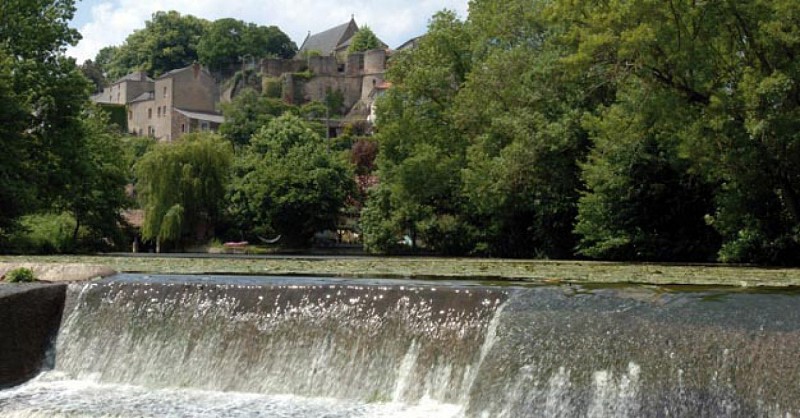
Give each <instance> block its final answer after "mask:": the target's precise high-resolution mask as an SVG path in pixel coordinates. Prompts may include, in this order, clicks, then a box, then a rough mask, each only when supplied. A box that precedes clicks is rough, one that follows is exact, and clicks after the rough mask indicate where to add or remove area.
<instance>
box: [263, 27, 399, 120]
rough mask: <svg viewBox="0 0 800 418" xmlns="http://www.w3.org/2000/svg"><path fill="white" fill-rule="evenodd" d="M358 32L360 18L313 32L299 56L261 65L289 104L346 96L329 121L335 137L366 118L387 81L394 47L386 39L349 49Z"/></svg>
mask: <svg viewBox="0 0 800 418" xmlns="http://www.w3.org/2000/svg"><path fill="white" fill-rule="evenodd" d="M358 31H359V27H358V25H357V24H356V22H355V19H351V20H350V21H349V22H347V23H344V24H342V25H339V26H336V27H334V28H331V29H328V30H326V31H323V32H320V33H317V34H313V35H312V34H309V35H308V36H307V37H306V39H305V41H304V42H303V45H302V46H301V47H300V50H299V52H298V54H297V56H296V57H295V58H294V59H291V60H285V59H277V58H275V59H265V60H263V61H262V63H261V75H262V77H263V78H264V81H265V85H267V84H269V83H272V84H274V85H280V88H279V89H276V91H278V92H279V93H278V94H279V96H280V98H282V99H283V100H284V101H285V102H287V103H292V104H302V103H307V102H310V101H320V102H323V101H325V98H326V96H327V95H329V94H332V93H337V94H340V95H341V97H342V99H343V100H342V101H343V103H342V109H341V111H340V112H338V113H339V114H338V115H332V117H331V119H330V120H327V121H326V123H327V124H328V125H329V127H330V128H329V129H330V130H331V132H330V133H331V135H332V136H336V135H337V134H338V133H340V132H341V130H342V128H343V126H344V125H345V124H348V123H358V122H366V121H367V118H368V116H369V114H370V109H371V107H372V101H373V100H374V97H376V94H375V93H374V90H375V89H376V88H378V86H381V85H384V74H385V73H386V62H387V59H388V58H389V54H390V52H389V48H388V46H386V44H385V43H383V42H381V47H380V48H378V49H374V50H371V51H364V52H354V53H348V51H347V50H348V48H349V46H350V42H351V41H352V39H353V36H355V34H356V33H358Z"/></svg>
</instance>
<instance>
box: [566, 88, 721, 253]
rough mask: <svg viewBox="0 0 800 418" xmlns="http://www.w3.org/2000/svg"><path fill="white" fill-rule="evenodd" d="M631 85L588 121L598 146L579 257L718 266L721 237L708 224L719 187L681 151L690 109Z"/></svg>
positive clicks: (581, 218) (589, 173)
mask: <svg viewBox="0 0 800 418" xmlns="http://www.w3.org/2000/svg"><path fill="white" fill-rule="evenodd" d="M626 87H627V86H624V87H622V88H621V91H620V93H619V94H618V102H617V103H616V104H614V105H612V106H610V107H608V108H606V109H603V110H602V111H601V112H599V116H597V117H593V118H588V119H587V121H586V126H587V127H589V128H591V130H592V133H593V135H592V139H593V142H594V148H593V150H592V152H591V154H590V155H589V158H588V160H587V162H586V164H585V165H584V172H583V177H584V180H585V181H586V186H587V189H588V191H587V192H586V193H584V195H583V196H582V197H581V200H580V207H579V213H578V223H577V225H576V227H575V229H576V231H577V232H578V233H579V234H580V235H581V243H580V252H581V253H582V254H584V255H587V256H591V257H596V258H603V259H614V260H650V261H676V260H681V261H710V260H713V259H714V257H715V253H716V251H717V250H718V248H719V236H718V235H717V234H716V232H715V231H714V230H713V228H711V227H710V226H709V225H707V224H706V220H705V219H706V215H708V214H709V213H713V210H714V190H715V187H714V184H711V183H708V182H706V181H705V179H704V178H702V177H701V176H698V175H697V174H696V173H693V172H692V171H691V170H690V166H691V161H690V160H688V159H687V158H685V157H683V156H681V154H680V151H679V146H678V145H679V143H680V137H681V135H682V134H683V133H682V130H683V128H684V124H685V123H686V122H687V121H690V120H691V118H692V115H691V113H692V112H691V110H689V109H688V108H685V107H683V106H681V99H680V98H679V97H676V96H675V95H673V94H670V93H668V92H662V93H661V94H658V93H655V92H652V91H647V90H646V89H641V88H640V87H641V86H638V85H634V86H631V89H630V90H629V89H628V88H626ZM667 109H669V111H668V110H667Z"/></svg>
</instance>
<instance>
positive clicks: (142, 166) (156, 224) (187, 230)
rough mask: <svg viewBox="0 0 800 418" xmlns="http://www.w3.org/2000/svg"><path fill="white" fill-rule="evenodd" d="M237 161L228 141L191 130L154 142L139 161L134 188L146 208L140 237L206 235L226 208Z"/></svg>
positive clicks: (164, 239) (157, 239)
mask: <svg viewBox="0 0 800 418" xmlns="http://www.w3.org/2000/svg"><path fill="white" fill-rule="evenodd" d="M232 161H233V150H232V147H231V145H230V142H228V141H226V140H225V139H223V138H222V137H220V136H218V135H215V134H210V133H200V134H189V135H185V136H183V137H182V138H181V140H180V141H178V142H174V143H162V144H158V145H156V146H155V147H154V148H153V149H152V150H150V151H149V152H147V153H146V154H145V155H144V156H143V157H142V159H141V160H140V161H139V162H138V163H137V164H136V166H135V171H136V176H137V178H138V182H137V184H136V190H137V193H138V198H139V202H140V204H141V207H142V208H143V209H144V212H145V217H144V224H143V225H142V238H144V239H145V240H152V241H155V243H156V247H157V248H158V249H159V250H160V247H161V244H162V243H167V242H170V243H177V244H180V243H181V242H185V241H196V240H202V239H206V238H208V237H209V236H210V235H211V233H212V232H213V229H214V225H215V224H216V223H217V222H218V221H219V219H220V217H221V214H222V203H223V201H224V198H225V188H226V185H227V181H228V177H229V174H230V169H231V164H232Z"/></svg>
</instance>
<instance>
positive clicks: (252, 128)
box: [219, 89, 289, 147]
mask: <svg viewBox="0 0 800 418" xmlns="http://www.w3.org/2000/svg"><path fill="white" fill-rule="evenodd" d="M288 109H289V106H288V105H286V104H285V103H284V102H283V101H281V100H279V99H273V98H269V97H265V96H262V95H260V94H258V92H256V91H255V90H253V89H244V90H243V91H242V92H241V93H239V95H237V96H236V97H235V98H234V99H233V101H231V102H230V103H224V104H222V114H223V115H225V122H224V123H223V124H222V125H221V126H220V128H219V132H220V134H222V135H224V136H225V137H226V138H228V139H229V140H230V141H231V142H232V143H233V144H234V145H235V146H237V147H240V146H244V145H247V144H248V143H249V142H250V138H251V137H252V136H253V134H255V133H256V132H258V130H259V129H261V128H262V127H264V126H267V125H268V124H269V122H270V121H271V120H273V119H274V118H275V117H277V116H280V115H282V114H283V113H284V112H285V111H286V110H288Z"/></svg>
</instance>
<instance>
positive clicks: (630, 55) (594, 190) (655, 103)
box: [363, 0, 800, 263]
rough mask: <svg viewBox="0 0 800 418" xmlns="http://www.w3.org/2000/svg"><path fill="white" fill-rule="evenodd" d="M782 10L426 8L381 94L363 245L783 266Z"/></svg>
mask: <svg viewBox="0 0 800 418" xmlns="http://www.w3.org/2000/svg"><path fill="white" fill-rule="evenodd" d="M798 23H800V4H798V3H797V2H787V1H783V0H760V1H747V2H728V1H711V2H692V1H670V2H661V1H654V0H634V1H630V2H597V1H592V0H581V1H574V0H556V1H544V0H542V1H533V2H530V1H517V0H512V1H498V0H473V1H471V2H470V15H469V18H468V19H467V20H466V21H463V22H461V21H458V20H457V19H456V18H455V16H454V15H453V14H451V13H448V12H445V13H440V14H438V15H437V16H435V17H434V19H433V20H432V21H431V25H430V28H429V32H428V34H427V35H426V36H425V37H423V38H422V39H421V40H420V42H419V46H418V47H417V48H416V49H414V50H411V51H408V52H404V53H402V54H400V55H399V56H396V57H394V64H393V66H392V68H391V70H390V72H389V74H388V78H389V79H390V80H391V81H392V82H393V84H394V86H393V88H392V89H391V90H390V91H389V92H388V94H387V95H386V96H385V97H384V98H382V99H381V101H380V103H379V120H378V129H377V130H378V132H379V134H378V139H379V142H380V145H381V146H380V155H379V157H378V169H379V174H380V177H381V183H380V185H379V186H378V187H377V188H376V189H374V190H373V193H372V197H371V199H370V202H369V204H368V205H367V208H366V209H365V211H364V217H363V223H364V231H365V233H366V237H365V240H366V244H367V247H368V248H370V249H372V250H376V251H387V250H390V249H391V248H392V247H393V246H396V243H397V242H400V241H401V239H402V237H403V236H404V235H407V236H409V237H410V238H411V239H412V241H413V244H421V245H422V246H424V247H425V248H427V249H429V250H434V251H438V252H443V253H455V254H467V253H484V254H489V255H498V256H514V257H530V256H542V257H570V256H576V255H577V256H580V255H583V256H590V257H596V258H605V259H620V260H673V261H677V260H712V259H714V258H718V259H721V260H723V261H745V262H766V263H797V262H798V259H797V257H796V254H797V253H798V251H800V209H798V208H800V200H799V199H800V197H798V196H800V195H799V194H798V193H800V136H798V134H797V132H798V128H799V127H800V126H798V123H800V117H798V116H800V111H799V110H798V108H799V107H800V85H798V81H799V79H800V67H799V66H798V65H797V60H796V57H797V56H798V54H800V32H798V31H797V28H798V27H800V25H798ZM418 239H419V240H418ZM417 241H419V242H417Z"/></svg>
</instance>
